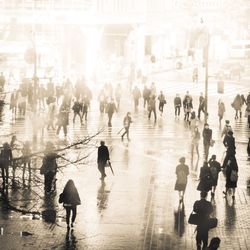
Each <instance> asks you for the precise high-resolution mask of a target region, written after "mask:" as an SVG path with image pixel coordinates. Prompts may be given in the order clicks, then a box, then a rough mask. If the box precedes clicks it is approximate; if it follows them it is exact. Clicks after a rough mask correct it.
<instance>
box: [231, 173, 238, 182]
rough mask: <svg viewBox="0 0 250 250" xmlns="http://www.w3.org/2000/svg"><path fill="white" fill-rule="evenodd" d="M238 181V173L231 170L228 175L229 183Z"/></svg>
mask: <svg viewBox="0 0 250 250" xmlns="http://www.w3.org/2000/svg"><path fill="white" fill-rule="evenodd" d="M237 180H238V173H237V171H236V170H232V171H231V174H230V181H231V182H236V181H237Z"/></svg>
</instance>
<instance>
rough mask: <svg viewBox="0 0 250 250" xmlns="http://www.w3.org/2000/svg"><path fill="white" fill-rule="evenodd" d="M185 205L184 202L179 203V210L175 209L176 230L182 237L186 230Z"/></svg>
mask: <svg viewBox="0 0 250 250" xmlns="http://www.w3.org/2000/svg"><path fill="white" fill-rule="evenodd" d="M184 217H185V206H184V203H179V207H178V210H176V211H174V231H175V233H176V234H177V235H178V236H179V237H182V236H183V234H184V232H185V221H184Z"/></svg>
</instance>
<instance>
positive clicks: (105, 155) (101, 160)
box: [97, 141, 110, 181]
mask: <svg viewBox="0 0 250 250" xmlns="http://www.w3.org/2000/svg"><path fill="white" fill-rule="evenodd" d="M100 144H101V146H99V147H98V152H97V164H98V169H99V171H100V173H101V178H100V180H102V181H103V180H104V178H105V177H106V173H105V166H106V164H107V161H109V160H110V158H109V150H108V147H107V146H106V145H105V142H104V141H101V143H100Z"/></svg>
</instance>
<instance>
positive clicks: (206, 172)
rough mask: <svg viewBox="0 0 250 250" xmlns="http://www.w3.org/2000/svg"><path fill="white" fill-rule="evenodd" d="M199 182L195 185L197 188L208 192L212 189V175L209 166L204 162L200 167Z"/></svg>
mask: <svg viewBox="0 0 250 250" xmlns="http://www.w3.org/2000/svg"><path fill="white" fill-rule="evenodd" d="M199 179H200V182H199V184H198V186H197V190H199V191H204V192H209V191H210V190H211V189H212V184H213V183H212V176H211V172H210V168H209V167H208V163H207V162H204V163H203V166H202V167H201V169H200V176H199Z"/></svg>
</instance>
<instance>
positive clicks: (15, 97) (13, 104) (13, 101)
mask: <svg viewBox="0 0 250 250" xmlns="http://www.w3.org/2000/svg"><path fill="white" fill-rule="evenodd" d="M17 100H18V92H17V91H16V90H14V91H13V92H12V93H11V96H10V110H11V111H12V114H14V117H15V118H16V111H17Z"/></svg>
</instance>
